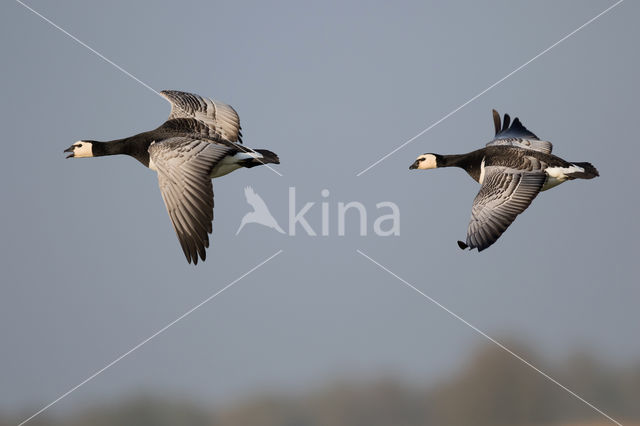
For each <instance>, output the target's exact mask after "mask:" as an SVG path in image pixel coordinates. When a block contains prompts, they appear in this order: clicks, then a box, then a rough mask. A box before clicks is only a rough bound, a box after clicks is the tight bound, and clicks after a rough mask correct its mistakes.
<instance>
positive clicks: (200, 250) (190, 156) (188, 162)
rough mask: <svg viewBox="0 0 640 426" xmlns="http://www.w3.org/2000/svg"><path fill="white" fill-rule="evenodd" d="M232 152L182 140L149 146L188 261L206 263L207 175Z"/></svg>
mask: <svg viewBox="0 0 640 426" xmlns="http://www.w3.org/2000/svg"><path fill="white" fill-rule="evenodd" d="M230 150H231V148H229V147H227V146H225V145H221V144H216V143H211V142H210V141H201V140H193V139H189V138H184V137H176V138H170V139H167V140H166V141H164V142H161V143H154V144H151V146H150V147H149V155H150V158H151V161H152V162H153V164H154V167H155V168H156V170H157V172H158V184H159V186H160V191H161V193H162V199H163V200H164V203H165V206H166V207H167V211H168V213H169V217H170V218H171V223H172V224H173V228H174V230H175V232H176V235H177V236H178V240H179V241H180V245H181V246H182V250H183V251H184V254H185V256H186V257H187V261H188V262H189V263H191V262H193V263H194V264H197V263H198V257H200V258H201V259H202V260H205V259H206V251H205V250H206V248H207V247H209V236H208V234H210V233H211V232H212V222H213V205H214V204H213V184H212V182H211V177H210V173H211V170H212V169H213V167H214V166H215V165H216V164H217V163H218V162H220V160H222V159H223V158H224V157H225V156H226V155H227V154H228V153H229V152H230Z"/></svg>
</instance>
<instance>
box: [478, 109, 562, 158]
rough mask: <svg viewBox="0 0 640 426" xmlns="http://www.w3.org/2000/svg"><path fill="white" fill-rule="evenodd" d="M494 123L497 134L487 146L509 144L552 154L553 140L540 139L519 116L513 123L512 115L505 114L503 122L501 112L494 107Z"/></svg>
mask: <svg viewBox="0 0 640 426" xmlns="http://www.w3.org/2000/svg"><path fill="white" fill-rule="evenodd" d="M509 124H511V125H509ZM493 125H494V127H495V129H496V136H495V138H494V139H493V140H492V141H491V142H489V143H488V144H487V146H495V145H509V146H517V147H520V148H526V149H532V150H534V151H541V152H544V153H545V154H551V150H552V149H553V145H552V144H551V142H548V141H541V140H540V139H538V137H537V136H536V135H534V134H533V133H532V132H530V131H529V130H528V129H527V128H526V127H524V126H523V125H522V123H521V122H520V120H519V119H518V118H517V117H516V119H515V120H513V123H511V117H509V114H505V115H504V122H503V123H502V124H501V123H500V114H498V111H496V110H495V109H494V110H493Z"/></svg>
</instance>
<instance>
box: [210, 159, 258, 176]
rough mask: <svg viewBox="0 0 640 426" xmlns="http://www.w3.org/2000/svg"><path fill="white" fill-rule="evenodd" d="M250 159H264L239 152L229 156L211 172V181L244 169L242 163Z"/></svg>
mask: <svg viewBox="0 0 640 426" xmlns="http://www.w3.org/2000/svg"><path fill="white" fill-rule="evenodd" d="M248 158H262V155H261V154H258V153H253V152H239V153H237V154H236V155H233V156H231V155H228V156H226V157H224V158H223V159H222V160H221V161H220V162H219V163H218V164H216V165H215V167H214V168H213V170H211V175H210V176H211V179H213V178H217V177H220V176H224V175H228V174H229V173H231V172H232V171H234V170H238V169H239V168H240V167H242V164H241V161H242V160H246V159H248Z"/></svg>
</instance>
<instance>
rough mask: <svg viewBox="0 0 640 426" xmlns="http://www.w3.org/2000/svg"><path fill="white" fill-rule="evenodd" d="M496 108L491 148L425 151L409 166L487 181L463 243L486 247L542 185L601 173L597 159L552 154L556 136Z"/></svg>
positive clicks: (544, 187)
mask: <svg viewBox="0 0 640 426" xmlns="http://www.w3.org/2000/svg"><path fill="white" fill-rule="evenodd" d="M510 122H511V118H510V117H509V115H508V114H505V115H504V122H503V123H502V124H501V123H500V114H498V112H497V111H496V110H493V123H494V126H495V130H496V135H495V138H494V139H493V140H492V141H490V142H489V143H488V144H487V145H486V147H485V148H482V149H478V150H476V151H472V152H469V153H467V154H461V155H439V154H432V153H427V154H422V155H420V156H419V157H418V158H417V159H416V161H415V162H414V163H413V164H412V165H411V166H410V167H409V169H419V170H427V169H435V168H439V167H460V168H462V169H464V170H465V171H466V172H467V173H468V174H469V176H471V177H472V178H473V179H474V180H475V181H477V182H478V183H480V185H482V186H481V187H480V192H478V195H476V198H475V199H474V200H473V207H472V209H471V221H470V222H469V228H468V229H467V240H466V243H464V242H462V241H458V246H460V248H461V249H463V250H464V249H466V248H469V249H470V250H471V249H474V248H477V249H478V251H482V250H484V249H486V248H487V247H489V246H490V245H491V244H493V243H495V242H496V240H497V239H498V238H500V236H501V235H502V233H503V232H504V231H505V230H506V229H507V227H509V225H511V223H512V222H513V221H514V220H515V218H516V216H518V215H519V214H520V213H522V212H523V211H524V210H525V209H526V208H527V207H529V204H531V202H532V201H533V199H534V198H536V195H538V193H539V192H540V191H546V190H547V189H550V188H553V187H554V186H557V185H560V184H561V183H562V182H564V181H566V180H573V179H593V178H594V177H596V176H599V174H598V170H596V168H595V167H593V165H592V164H591V163H584V162H581V163H577V162H576V163H570V162H568V161H565V160H563V159H562V158H560V157H556V156H555V155H552V154H551V149H552V145H551V142H547V141H543V140H540V139H539V138H538V137H537V136H536V135H534V134H533V133H532V132H530V131H529V130H527V128H526V127H524V126H523V125H522V123H521V122H520V120H519V119H518V118H516V119H515V120H513V123H512V124H511V126H509V124H510Z"/></svg>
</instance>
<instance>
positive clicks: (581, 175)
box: [571, 163, 600, 179]
mask: <svg viewBox="0 0 640 426" xmlns="http://www.w3.org/2000/svg"><path fill="white" fill-rule="evenodd" d="M573 164H574V165H575V166H578V167H580V168H581V169H583V170H584V171H575V172H573V173H571V178H572V179H593V178H594V177H597V176H600V173H598V169H596V168H595V167H594V166H593V164H591V163H573Z"/></svg>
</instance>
